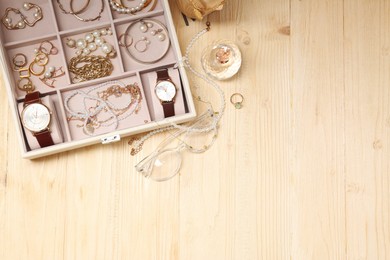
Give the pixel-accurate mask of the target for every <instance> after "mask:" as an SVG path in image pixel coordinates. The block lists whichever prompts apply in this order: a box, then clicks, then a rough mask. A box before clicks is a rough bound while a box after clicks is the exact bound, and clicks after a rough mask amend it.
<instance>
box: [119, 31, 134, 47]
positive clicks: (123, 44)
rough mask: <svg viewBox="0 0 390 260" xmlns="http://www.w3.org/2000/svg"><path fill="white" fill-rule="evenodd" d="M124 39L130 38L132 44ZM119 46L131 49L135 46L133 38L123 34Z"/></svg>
mask: <svg viewBox="0 0 390 260" xmlns="http://www.w3.org/2000/svg"><path fill="white" fill-rule="evenodd" d="M123 37H126V38H130V42H128V41H127V40H126V39H124V41H123ZM118 42H119V46H121V47H125V48H127V47H130V46H131V45H132V44H133V37H131V36H130V35H128V34H125V33H122V34H121V35H120V36H119V38H118Z"/></svg>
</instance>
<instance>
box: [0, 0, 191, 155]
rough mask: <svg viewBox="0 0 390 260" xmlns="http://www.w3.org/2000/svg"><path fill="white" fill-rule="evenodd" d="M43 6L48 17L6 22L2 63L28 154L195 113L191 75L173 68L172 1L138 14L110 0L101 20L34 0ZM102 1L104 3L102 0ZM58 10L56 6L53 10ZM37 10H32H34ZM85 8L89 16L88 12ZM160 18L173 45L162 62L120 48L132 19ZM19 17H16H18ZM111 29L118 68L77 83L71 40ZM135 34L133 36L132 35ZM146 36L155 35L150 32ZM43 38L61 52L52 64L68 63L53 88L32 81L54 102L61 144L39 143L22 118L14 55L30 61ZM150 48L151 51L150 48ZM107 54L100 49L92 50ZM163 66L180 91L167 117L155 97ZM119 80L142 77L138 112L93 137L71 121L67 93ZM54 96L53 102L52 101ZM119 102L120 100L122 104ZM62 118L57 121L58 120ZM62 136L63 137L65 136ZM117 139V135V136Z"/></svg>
mask: <svg viewBox="0 0 390 260" xmlns="http://www.w3.org/2000/svg"><path fill="white" fill-rule="evenodd" d="M23 3H24V1H11V0H2V1H1V3H0V14H1V15H3V14H4V11H5V9H6V8H7V7H14V8H22V5H23ZM32 3H34V4H37V5H39V6H40V7H41V8H42V13H43V19H42V20H41V21H39V22H38V23H37V24H36V25H35V26H34V27H26V28H25V29H21V30H7V29H6V28H5V27H4V26H3V25H1V47H2V48H1V62H2V64H3V66H2V67H3V68H2V69H3V70H4V74H5V75H6V77H5V79H6V86H7V92H8V94H9V101H10V104H11V107H12V108H13V112H14V113H13V115H14V119H15V121H16V124H17V126H18V127H17V129H18V131H19V133H20V144H21V147H22V156H23V157H25V158H37V157H41V156H45V155H49V154H53V153H57V152H61V151H66V150H71V149H75V148H78V147H82V146H86V145H91V144H95V143H100V142H102V140H103V139H105V138H107V137H108V138H110V137H113V136H114V135H117V136H119V137H124V136H129V135H132V134H136V133H141V132H145V131H149V130H153V129H156V128H158V127H162V126H165V125H168V124H170V122H175V123H182V122H186V121H188V120H190V119H192V118H194V117H195V115H196V113H195V108H194V105H193V100H192V96H191V92H190V88H189V85H188V79H187V76H186V73H185V71H184V69H183V68H181V67H179V68H178V69H173V66H174V65H175V64H176V63H177V62H178V61H179V60H180V58H181V53H180V49H179V44H178V42H177V36H176V33H175V30H174V25H173V22H172V17H171V14H170V10H169V4H168V1H167V0H158V3H157V5H156V8H155V9H154V10H153V11H151V12H146V11H141V12H139V13H137V14H136V15H124V14H119V13H117V12H115V11H113V10H111V9H110V6H109V4H108V1H105V7H104V11H103V13H102V18H101V19H100V21H93V22H82V21H79V20H77V19H75V18H74V17H73V16H72V15H69V14H68V15H66V14H63V13H62V12H60V10H59V8H58V5H57V3H56V1H49V0H46V1H45V0H36V1H34V2H32ZM99 3H100V2H99ZM53 10H54V11H53ZM99 10H100V5H98V4H94V5H92V6H91V8H90V10H89V11H88V13H89V14H90V15H91V16H94V15H95V16H96V14H97V13H98V12H99ZM32 12H33V11H28V12H27V14H31V16H32ZM88 13H86V16H87V14H88ZM141 18H144V19H149V18H150V19H155V20H158V21H160V22H162V23H163V24H164V25H166V27H167V29H168V32H169V36H168V35H167V39H168V37H169V40H170V47H169V50H168V52H167V54H166V55H165V56H164V57H163V58H162V59H161V60H159V61H157V62H155V63H153V64H142V63H138V62H137V61H135V60H134V59H132V58H131V57H130V56H129V55H128V53H126V51H125V49H124V48H123V47H119V44H118V42H117V40H116V39H117V38H118V36H119V35H121V34H123V33H124V32H125V30H126V28H127V27H128V26H129V25H130V23H132V22H134V21H138V20H139V19H141ZM15 19H16V18H14V19H13V20H15ZM107 28H111V30H112V31H113V35H111V36H108V35H107V36H103V38H104V39H105V40H106V41H107V42H109V43H111V44H112V45H113V47H114V49H115V50H116V51H117V52H118V55H117V57H116V58H114V59H111V61H112V63H113V66H114V71H113V73H112V74H111V75H110V76H108V77H105V78H100V79H95V80H91V81H88V82H81V83H76V84H73V83H72V78H73V75H72V73H70V72H69V71H68V70H67V63H68V61H69V60H70V59H71V58H72V57H74V56H76V55H75V50H74V49H71V48H69V47H68V46H66V39H67V38H73V39H75V40H77V39H79V38H82V37H84V35H85V34H86V33H88V32H92V31H94V30H95V29H99V30H100V29H107ZM136 29H138V25H135V26H133V28H132V30H131V34H132V36H133V37H134V38H140V37H142V36H144V34H143V33H142V32H141V31H137V30H136ZM133 34H134V35H133ZM146 35H147V37H152V36H150V34H146ZM42 41H50V42H52V43H53V44H54V46H55V47H56V48H58V50H59V53H58V54H57V55H50V56H49V63H48V65H47V67H48V66H55V67H56V68H58V67H63V70H64V71H65V76H63V77H60V78H57V81H56V82H55V88H50V87H48V86H46V85H44V84H43V83H42V82H41V81H40V80H39V79H38V77H35V76H32V77H31V80H32V82H33V84H34V86H35V87H36V90H38V91H40V92H41V94H42V95H45V96H46V97H45V98H44V100H46V101H45V102H52V107H53V108H55V109H53V110H54V112H55V114H56V115H58V116H56V117H54V122H52V124H58V125H59V127H58V129H57V128H56V127H52V126H51V129H52V131H53V133H52V135H53V136H55V137H56V140H57V141H56V142H57V143H59V144H56V145H54V146H50V147H47V148H39V147H37V142H36V140H35V137H33V136H32V135H31V133H27V132H28V131H27V130H26V131H25V130H24V129H23V126H22V125H21V122H20V116H19V110H20V108H21V107H22V103H23V99H24V96H25V93H24V92H23V91H20V90H19V89H17V87H16V82H17V80H18V79H19V74H18V72H15V71H13V69H12V65H11V64H12V59H13V57H14V56H15V55H16V54H17V53H23V54H25V55H26V56H27V58H28V61H29V62H31V59H32V58H33V57H34V49H35V48H37V47H38V46H39V44H40V43H41V42H42ZM157 43H158V42H152V44H151V46H155V45H156V44H157ZM149 51H150V52H149ZM156 53H158V49H157V50H156V49H155V48H150V50H149V49H148V51H146V52H145V55H151V56H152V57H153V55H156ZM99 54H102V53H101V52H100V51H99V50H98V51H96V52H94V53H92V55H99ZM161 68H169V74H170V76H171V78H172V80H173V81H174V83H175V84H176V86H177V88H178V93H177V95H176V100H175V113H176V116H175V117H171V118H167V119H164V116H163V110H162V106H161V103H160V101H159V100H158V99H157V98H156V97H155V94H154V86H155V83H156V77H157V76H156V72H155V71H156V70H158V69H161ZM112 80H118V81H121V82H124V83H126V84H132V83H135V82H137V83H138V84H139V86H140V87H141V92H142V104H141V106H142V108H141V110H140V111H139V112H138V113H137V114H135V113H134V114H132V115H131V116H129V117H128V118H127V119H125V120H123V121H120V122H119V126H118V128H117V129H107V131H108V132H105V131H104V129H102V130H101V132H98V135H96V136H88V135H86V134H85V133H83V131H82V129H80V127H78V126H77V124H75V122H72V121H68V120H67V117H68V114H67V113H66V111H65V109H64V102H65V100H66V97H67V95H69V93H72V91H75V90H83V91H84V90H88V89H90V88H93V87H96V86H99V85H100V84H102V83H105V82H107V81H112ZM48 99H50V101H47V100H48ZM117 105H118V106H120V105H121V104H117ZM56 121H57V122H56ZM58 140H63V142H62V143H61V141H58ZM116 140H118V139H116Z"/></svg>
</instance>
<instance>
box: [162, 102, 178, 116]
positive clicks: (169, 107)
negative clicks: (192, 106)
mask: <svg viewBox="0 0 390 260" xmlns="http://www.w3.org/2000/svg"><path fill="white" fill-rule="evenodd" d="M161 105H162V107H163V110H164V117H165V118H167V117H171V116H174V115H175V103H174V102H173V101H165V102H162V103H161Z"/></svg>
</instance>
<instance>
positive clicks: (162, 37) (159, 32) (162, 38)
mask: <svg viewBox="0 0 390 260" xmlns="http://www.w3.org/2000/svg"><path fill="white" fill-rule="evenodd" d="M162 32H163V29H158V30H153V31H151V32H150V34H151V35H152V36H156V35H157V38H158V39H159V41H161V42H162V41H164V40H165V38H166V36H165V34H163V33H162Z"/></svg>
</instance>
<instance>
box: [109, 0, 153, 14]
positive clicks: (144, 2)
mask: <svg viewBox="0 0 390 260" xmlns="http://www.w3.org/2000/svg"><path fill="white" fill-rule="evenodd" d="M151 2H152V0H141V1H140V2H139V4H138V5H137V6H135V7H127V6H126V5H125V4H124V3H123V1H122V0H120V3H118V2H116V1H115V0H109V3H110V5H111V8H112V9H113V10H114V11H116V12H118V13H120V14H135V13H137V12H140V11H142V10H143V9H145V8H146V7H147V6H148V5H149V4H150V3H151ZM152 8H153V9H154V7H152ZM149 11H151V10H149Z"/></svg>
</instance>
